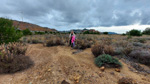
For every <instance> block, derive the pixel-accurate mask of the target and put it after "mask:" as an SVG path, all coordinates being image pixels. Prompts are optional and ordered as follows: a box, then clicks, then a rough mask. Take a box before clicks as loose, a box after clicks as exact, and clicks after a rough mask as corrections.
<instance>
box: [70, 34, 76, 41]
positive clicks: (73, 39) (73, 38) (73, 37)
mask: <svg viewBox="0 0 150 84" xmlns="http://www.w3.org/2000/svg"><path fill="white" fill-rule="evenodd" d="M75 38H76V37H75V35H73V36H72V39H71V43H73V42H75Z"/></svg>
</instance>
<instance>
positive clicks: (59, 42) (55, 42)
mask: <svg viewBox="0 0 150 84" xmlns="http://www.w3.org/2000/svg"><path fill="white" fill-rule="evenodd" d="M58 45H65V42H64V41H63V39H61V38H56V39H50V40H48V41H47V42H46V46H47V47H51V46H58Z"/></svg>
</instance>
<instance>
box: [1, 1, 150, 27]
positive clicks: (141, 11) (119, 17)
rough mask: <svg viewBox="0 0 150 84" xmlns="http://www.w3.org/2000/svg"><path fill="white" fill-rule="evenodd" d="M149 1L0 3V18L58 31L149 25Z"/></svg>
mask: <svg viewBox="0 0 150 84" xmlns="http://www.w3.org/2000/svg"><path fill="white" fill-rule="evenodd" d="M149 3H150V1H149V0H1V3H0V5H1V8H0V17H6V16H7V17H8V18H11V19H15V20H21V17H23V20H24V21H27V22H31V23H34V24H38V25H41V26H46V27H52V28H56V29H58V30H62V29H65V28H66V29H68V28H86V27H99V26H105V27H110V26H125V25H131V24H134V23H136V22H140V24H143V25H146V24H149V25H150V7H149Z"/></svg>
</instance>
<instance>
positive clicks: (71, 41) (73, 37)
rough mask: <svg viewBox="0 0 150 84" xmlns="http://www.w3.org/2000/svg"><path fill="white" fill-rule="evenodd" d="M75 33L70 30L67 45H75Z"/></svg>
mask: <svg viewBox="0 0 150 84" xmlns="http://www.w3.org/2000/svg"><path fill="white" fill-rule="evenodd" d="M75 38H76V36H75V34H74V32H73V31H71V33H70V35H69V45H70V46H71V47H72V48H73V47H74V46H75Z"/></svg>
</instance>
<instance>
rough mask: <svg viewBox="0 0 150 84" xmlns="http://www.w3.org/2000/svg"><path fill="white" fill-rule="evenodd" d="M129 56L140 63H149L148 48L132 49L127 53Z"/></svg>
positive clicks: (149, 54)
mask: <svg viewBox="0 0 150 84" xmlns="http://www.w3.org/2000/svg"><path fill="white" fill-rule="evenodd" d="M129 57H131V58H133V59H134V60H137V61H138V62H140V63H142V64H145V65H150V61H149V60H150V52H149V51H148V50H134V51H132V52H131V53H130V54H129Z"/></svg>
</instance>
